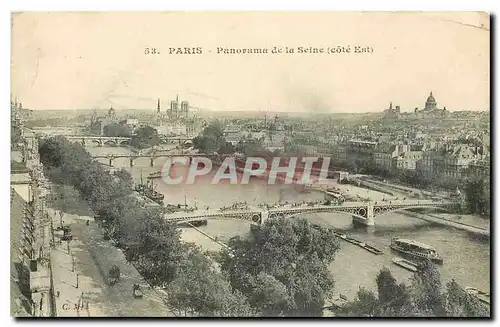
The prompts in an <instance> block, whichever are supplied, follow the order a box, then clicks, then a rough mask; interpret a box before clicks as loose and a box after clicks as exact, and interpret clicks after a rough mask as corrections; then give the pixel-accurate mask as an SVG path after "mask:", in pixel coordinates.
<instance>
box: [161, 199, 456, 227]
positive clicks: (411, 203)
mask: <svg viewBox="0 0 500 327" xmlns="http://www.w3.org/2000/svg"><path fill="white" fill-rule="evenodd" d="M455 205H456V203H455V202H451V201H444V200H443V201H433V200H399V201H397V200H396V201H378V202H344V203H343V204H342V205H316V206H307V205H303V206H291V207H290V206H288V207H285V206H281V207H274V208H271V209H269V210H263V209H260V208H255V209H249V210H228V211H221V210H198V211H192V212H176V213H172V214H166V215H165V216H164V218H165V220H167V221H169V222H172V223H177V224H179V223H186V222H192V221H197V220H205V219H238V220H247V221H250V222H251V223H254V224H262V223H263V222H264V221H265V220H266V219H268V218H276V217H292V216H296V215H300V214H310V213H322V212H332V213H344V214H348V215H351V216H352V217H353V220H354V221H356V222H359V223H361V224H363V225H366V226H373V225H375V218H376V217H378V216H380V215H383V214H385V213H388V212H393V211H398V210H406V209H420V208H433V209H440V210H446V211H452V210H453V209H454V206H455Z"/></svg>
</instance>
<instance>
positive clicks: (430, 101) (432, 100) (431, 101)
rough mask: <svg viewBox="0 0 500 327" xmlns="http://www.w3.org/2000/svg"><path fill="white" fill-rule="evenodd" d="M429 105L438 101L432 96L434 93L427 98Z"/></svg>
mask: <svg viewBox="0 0 500 327" xmlns="http://www.w3.org/2000/svg"><path fill="white" fill-rule="evenodd" d="M426 102H428V103H436V99H434V96H433V95H432V91H431V94H430V95H429V97H428V98H427V101H426Z"/></svg>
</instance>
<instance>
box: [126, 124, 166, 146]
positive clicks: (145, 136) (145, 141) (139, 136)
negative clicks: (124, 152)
mask: <svg viewBox="0 0 500 327" xmlns="http://www.w3.org/2000/svg"><path fill="white" fill-rule="evenodd" d="M130 143H131V145H132V146H133V147H136V148H139V149H142V148H149V147H152V146H156V145H159V144H160V143H161V140H160V136H159V135H158V131H157V130H156V129H154V128H153V127H151V126H142V127H139V128H137V129H136V131H135V135H133V136H132V140H131V141H130Z"/></svg>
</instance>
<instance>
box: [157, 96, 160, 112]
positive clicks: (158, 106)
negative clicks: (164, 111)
mask: <svg viewBox="0 0 500 327" xmlns="http://www.w3.org/2000/svg"><path fill="white" fill-rule="evenodd" d="M156 111H157V112H158V113H160V98H158V105H157V106H156Z"/></svg>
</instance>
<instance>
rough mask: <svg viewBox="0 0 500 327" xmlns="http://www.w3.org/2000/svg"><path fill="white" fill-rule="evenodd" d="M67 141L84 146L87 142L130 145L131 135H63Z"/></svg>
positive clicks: (99, 144)
mask: <svg viewBox="0 0 500 327" xmlns="http://www.w3.org/2000/svg"><path fill="white" fill-rule="evenodd" d="M64 136H65V137H66V138H67V139H68V140H69V141H72V142H74V143H80V144H81V145H83V146H85V145H87V144H94V145H97V146H104V145H113V146H116V145H130V140H131V139H132V138H131V137H121V136H88V135H81V136H79V135H64Z"/></svg>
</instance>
